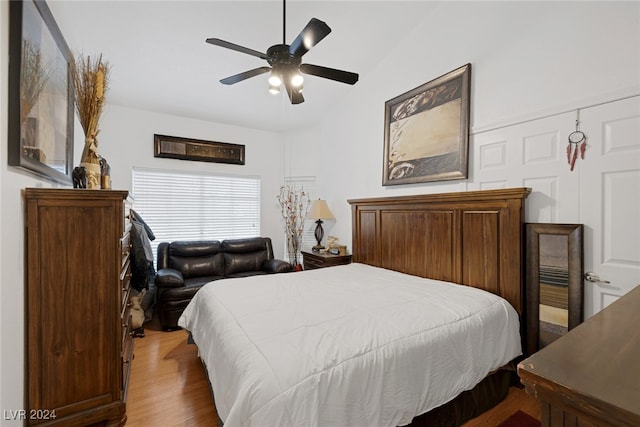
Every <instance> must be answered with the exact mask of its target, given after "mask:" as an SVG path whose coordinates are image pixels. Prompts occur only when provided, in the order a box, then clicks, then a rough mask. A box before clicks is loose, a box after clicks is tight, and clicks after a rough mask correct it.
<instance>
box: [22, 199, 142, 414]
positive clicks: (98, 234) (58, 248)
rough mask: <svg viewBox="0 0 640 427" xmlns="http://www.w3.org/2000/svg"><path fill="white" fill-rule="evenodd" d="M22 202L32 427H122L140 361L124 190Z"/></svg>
mask: <svg viewBox="0 0 640 427" xmlns="http://www.w3.org/2000/svg"><path fill="white" fill-rule="evenodd" d="M24 195H25V202H26V226H27V230H26V246H27V250H26V262H25V264H26V276H27V288H26V294H25V298H26V300H27V312H26V322H27V337H26V338H27V361H26V377H27V405H26V407H27V411H26V412H27V413H26V416H27V418H28V423H27V424H28V425H38V426H50V425H51V426H53V425H55V426H67V425H69V426H70V425H73V426H87V425H100V426H118V425H123V424H124V423H125V421H126V411H125V401H126V395H127V385H128V378H129V367H130V364H131V359H132V357H133V342H132V340H131V335H130V314H129V308H130V307H129V292H130V277H131V274H130V259H129V254H130V240H129V231H130V228H131V224H130V221H129V220H128V209H129V204H128V202H127V192H126V191H112V190H81V189H41V188H27V189H25V191H24Z"/></svg>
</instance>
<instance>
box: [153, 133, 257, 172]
mask: <svg viewBox="0 0 640 427" xmlns="http://www.w3.org/2000/svg"><path fill="white" fill-rule="evenodd" d="M244 156H245V147H244V145H240V144H230V143H227V142H215V141H205V140H202V139H193V138H181V137H177V136H167V135H157V134H154V135H153V157H165V158H170V159H179V160H196V161H203V162H215V163H229V164H234V165H244Z"/></svg>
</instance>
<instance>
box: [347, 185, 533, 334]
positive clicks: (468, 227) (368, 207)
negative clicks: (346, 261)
mask: <svg viewBox="0 0 640 427" xmlns="http://www.w3.org/2000/svg"><path fill="white" fill-rule="evenodd" d="M530 192H531V189H529V188H510V189H500V190H484V191H470V192H458V193H442V194H427V195H417V196H400V197H385V198H374V199H352V200H349V201H348V202H349V204H351V211H352V226H353V262H360V263H364V264H370V265H373V266H376V267H382V268H387V269H389V270H395V271H400V272H403V273H408V274H413V275H415V276H420V277H428V278H430V279H438V280H446V281H449V282H454V283H459V284H462V285H467V286H473V287H477V288H481V289H484V290H487V291H489V292H492V293H494V294H498V295H500V296H502V297H503V298H504V299H506V300H507V301H509V302H510V303H511V305H513V307H514V308H515V309H516V311H517V312H518V313H519V314H520V315H521V316H522V315H523V314H524V308H525V305H524V295H525V292H524V274H523V265H524V264H523V247H524V237H523V236H524V230H523V224H524V199H525V198H526V197H527V196H528V195H529V193H530ZM522 323H524V322H522Z"/></svg>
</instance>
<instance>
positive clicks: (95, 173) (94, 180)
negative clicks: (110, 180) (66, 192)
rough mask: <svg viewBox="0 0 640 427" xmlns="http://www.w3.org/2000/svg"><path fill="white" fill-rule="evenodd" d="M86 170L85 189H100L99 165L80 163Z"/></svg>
mask: <svg viewBox="0 0 640 427" xmlns="http://www.w3.org/2000/svg"><path fill="white" fill-rule="evenodd" d="M80 166H83V167H84V168H85V169H86V170H87V188H88V189H93V190H99V189H100V188H102V187H101V184H100V179H101V174H100V164H99V163H86V162H82V163H80Z"/></svg>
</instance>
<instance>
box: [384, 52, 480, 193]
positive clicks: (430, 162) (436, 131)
mask: <svg viewBox="0 0 640 427" xmlns="http://www.w3.org/2000/svg"><path fill="white" fill-rule="evenodd" d="M470 89H471V64H466V65H464V66H462V67H460V68H458V69H456V70H453V71H451V72H449V73H447V74H445V75H443V76H440V77H438V78H437V79H435V80H432V81H430V82H428V83H425V84H423V85H421V86H419V87H417V88H415V89H413V90H410V91H409V92H406V93H404V94H402V95H399V96H397V97H395V98H393V99H390V100H389V101H387V102H386V103H385V136H384V166H383V178H382V185H396V184H413V183H420V182H429V181H444V180H454V179H464V178H467V171H468V151H469V114H470Z"/></svg>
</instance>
